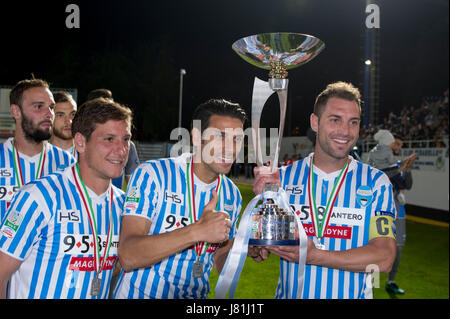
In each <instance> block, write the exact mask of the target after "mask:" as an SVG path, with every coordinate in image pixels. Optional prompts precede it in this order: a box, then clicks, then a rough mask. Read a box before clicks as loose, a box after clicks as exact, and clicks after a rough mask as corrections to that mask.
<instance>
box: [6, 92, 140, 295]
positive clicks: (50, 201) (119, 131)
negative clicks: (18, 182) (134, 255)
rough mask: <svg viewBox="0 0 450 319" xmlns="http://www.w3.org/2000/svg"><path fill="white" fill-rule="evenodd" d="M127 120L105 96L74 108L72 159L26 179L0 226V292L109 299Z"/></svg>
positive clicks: (121, 109) (127, 111)
mask: <svg viewBox="0 0 450 319" xmlns="http://www.w3.org/2000/svg"><path fill="white" fill-rule="evenodd" d="M131 121H132V114H131V110H130V109H129V108H127V107H124V106H122V105H120V104H118V103H114V102H110V101H108V100H106V99H96V100H92V101H89V102H87V103H85V104H83V105H82V106H81V107H80V109H79V110H78V112H77V114H76V115H75V118H74V120H73V122H72V133H73V136H74V140H75V146H76V148H77V152H78V163H76V164H75V165H73V166H71V167H68V168H66V169H65V170H64V171H62V172H59V173H55V174H51V175H49V176H47V177H45V178H42V179H38V180H36V181H34V182H31V183H29V184H28V185H26V186H24V187H23V188H22V189H21V190H20V192H19V193H18V194H17V195H16V196H15V197H14V200H13V202H12V203H11V206H10V208H9V210H8V214H7V216H6V218H5V220H4V223H3V225H2V226H1V228H0V265H1V267H0V298H5V297H8V298H21V299H24V298H27V299H66V298H67V299H85V298H92V299H94V298H107V296H108V292H109V289H110V282H111V277H112V274H113V270H114V267H115V265H116V261H117V247H118V239H119V232H120V215H121V213H122V209H123V203H124V200H125V194H124V192H123V191H122V190H120V189H117V188H116V187H114V186H113V185H112V183H111V178H114V177H117V176H119V175H120V174H121V173H122V169H123V167H124V165H125V163H126V159H127V156H128V150H129V141H130V138H131ZM8 281H9V286H8V289H7V283H8Z"/></svg>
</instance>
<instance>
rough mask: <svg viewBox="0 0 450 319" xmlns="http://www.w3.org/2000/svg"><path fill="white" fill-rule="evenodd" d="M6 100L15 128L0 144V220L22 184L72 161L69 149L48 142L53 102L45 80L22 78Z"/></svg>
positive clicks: (52, 117) (70, 163) (66, 165)
mask: <svg viewBox="0 0 450 319" xmlns="http://www.w3.org/2000/svg"><path fill="white" fill-rule="evenodd" d="M9 99H10V110H11V115H12V116H13V118H14V120H15V122H16V130H15V132H14V137H11V138H9V139H8V140H6V141H5V142H4V143H0V172H1V174H0V185H1V186H0V222H1V221H2V220H3V218H4V217H5V215H6V210H7V209H8V207H9V205H10V203H11V201H12V199H13V196H14V195H15V194H16V193H17V192H18V191H19V189H20V188H21V187H22V186H23V185H25V184H26V183H28V182H30V181H33V180H35V179H37V178H41V177H43V176H47V175H48V174H51V173H54V172H55V171H56V170H58V169H64V168H65V167H68V166H70V165H72V164H73V163H74V162H75V159H74V158H73V157H72V156H71V155H70V154H69V153H68V152H65V151H63V150H62V149H60V148H58V147H56V146H54V145H52V144H50V143H48V142H47V140H48V139H50V137H51V136H52V126H53V119H54V107H55V101H54V99H53V95H52V92H50V89H49V85H48V83H47V82H46V81H44V80H41V79H31V80H22V81H20V82H18V83H17V84H16V85H15V86H14V88H13V89H12V90H11V93H10V95H9Z"/></svg>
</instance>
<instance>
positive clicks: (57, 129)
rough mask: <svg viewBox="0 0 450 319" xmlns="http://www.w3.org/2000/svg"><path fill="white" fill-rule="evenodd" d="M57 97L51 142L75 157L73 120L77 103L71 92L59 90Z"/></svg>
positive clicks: (54, 95) (55, 97)
mask: <svg viewBox="0 0 450 319" xmlns="http://www.w3.org/2000/svg"><path fill="white" fill-rule="evenodd" d="M53 97H54V99H55V108H54V111H55V119H54V121H53V134H52V137H51V138H50V143H51V144H53V145H55V146H58V147H59V148H62V149H63V150H66V151H68V152H69V153H71V154H72V155H73V156H74V157H75V145H74V142H73V137H72V121H73V118H74V116H75V113H76V112H77V103H76V102H75V100H74V99H73V97H72V95H70V93H68V92H65V91H58V92H55V93H54V94H53Z"/></svg>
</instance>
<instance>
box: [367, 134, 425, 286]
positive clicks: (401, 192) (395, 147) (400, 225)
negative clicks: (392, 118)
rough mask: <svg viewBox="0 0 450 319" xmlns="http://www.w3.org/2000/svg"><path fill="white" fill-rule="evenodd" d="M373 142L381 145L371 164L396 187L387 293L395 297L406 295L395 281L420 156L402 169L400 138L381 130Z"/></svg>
mask: <svg viewBox="0 0 450 319" xmlns="http://www.w3.org/2000/svg"><path fill="white" fill-rule="evenodd" d="M374 139H375V141H376V142H378V144H377V145H376V146H375V147H374V148H373V149H372V150H371V151H370V152H369V157H368V163H369V165H371V166H373V167H376V168H378V169H380V170H382V171H383V172H385V173H386V175H387V176H388V177H389V179H390V181H391V183H392V185H393V190H394V201H395V206H396V208H397V212H398V214H397V218H396V220H395V226H396V231H397V252H396V256H395V261H394V264H393V265H392V269H391V271H390V272H389V276H388V280H387V282H386V290H387V291H388V292H389V293H392V294H399V295H403V294H404V293H405V290H403V289H402V288H400V287H399V286H398V285H397V284H396V283H395V277H396V276H397V272H398V267H399V265H400V259H401V256H402V249H403V247H404V246H405V242H406V220H405V217H406V214H405V204H406V199H405V190H410V189H411V187H412V183H413V180H412V175H411V167H412V165H413V163H414V161H415V160H416V158H417V154H416V153H414V154H411V155H410V156H409V157H407V158H406V159H405V160H403V161H400V165H399V161H397V158H396V157H397V156H399V155H400V151H401V149H402V146H403V141H402V140H401V139H400V138H399V137H394V136H393V135H392V134H391V132H389V131H388V130H379V131H378V132H377V133H376V134H375V135H374Z"/></svg>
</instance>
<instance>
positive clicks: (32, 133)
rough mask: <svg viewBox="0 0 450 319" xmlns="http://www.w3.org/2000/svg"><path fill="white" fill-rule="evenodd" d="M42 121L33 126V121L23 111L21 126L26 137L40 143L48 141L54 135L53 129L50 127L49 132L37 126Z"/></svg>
mask: <svg viewBox="0 0 450 319" xmlns="http://www.w3.org/2000/svg"><path fill="white" fill-rule="evenodd" d="M40 124H41V123H38V124H37V125H36V127H34V126H33V122H32V121H31V120H30V119H29V118H28V117H27V116H26V115H25V114H23V113H22V122H21V127H22V130H23V132H24V133H25V138H26V139H27V140H28V141H30V142H33V143H36V144H39V143H41V142H42V141H46V140H48V139H50V137H52V130H51V129H50V130H49V131H48V132H45V131H43V130H40V129H39V128H37V127H38V126H39V125H40Z"/></svg>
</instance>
